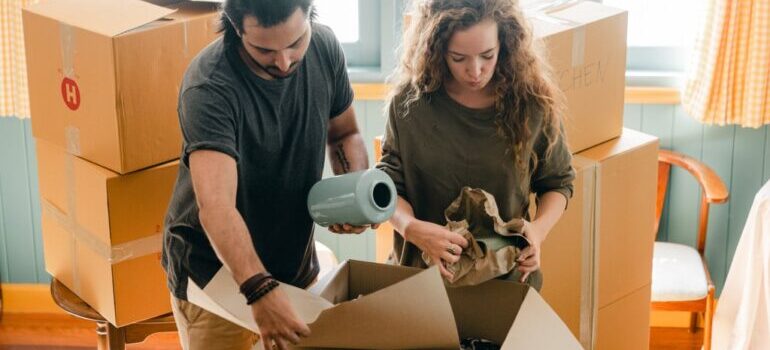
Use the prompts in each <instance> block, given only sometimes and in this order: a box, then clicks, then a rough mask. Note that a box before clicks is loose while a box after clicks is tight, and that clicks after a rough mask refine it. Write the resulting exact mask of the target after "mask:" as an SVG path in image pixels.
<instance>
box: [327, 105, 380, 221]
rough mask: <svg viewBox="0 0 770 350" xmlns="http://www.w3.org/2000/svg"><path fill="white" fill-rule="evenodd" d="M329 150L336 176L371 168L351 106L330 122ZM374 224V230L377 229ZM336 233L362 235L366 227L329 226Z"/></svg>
mask: <svg viewBox="0 0 770 350" xmlns="http://www.w3.org/2000/svg"><path fill="white" fill-rule="evenodd" d="M327 140H328V141H327V145H326V146H327V147H326V148H327V149H328V152H329V161H331V164H332V171H334V174H335V175H341V174H347V173H351V172H355V171H359V170H366V169H368V168H369V156H368V155H367V154H366V147H365V146H364V138H363V136H361V133H360V132H359V131H358V124H357V123H356V113H355V111H354V110H353V106H352V105H351V106H350V107H348V109H346V110H345V111H344V112H342V114H340V115H338V116H337V117H336V118H333V119H332V120H331V121H330V122H329V130H328V135H327ZM377 226H379V223H374V224H373V225H372V228H375V229H376V228H377ZM329 230H330V231H332V232H334V233H361V232H364V230H366V226H353V225H349V224H347V223H337V224H334V225H331V226H329Z"/></svg>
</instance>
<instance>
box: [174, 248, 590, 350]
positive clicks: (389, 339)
mask: <svg viewBox="0 0 770 350" xmlns="http://www.w3.org/2000/svg"><path fill="white" fill-rule="evenodd" d="M283 288H284V290H285V291H286V293H287V294H288V296H289V299H290V301H291V302H292V305H293V307H294V308H295V310H296V311H297V313H298V316H299V317H300V318H301V319H303V321H305V322H306V323H307V324H308V325H309V327H310V329H311V332H312V334H311V336H310V337H308V338H305V339H303V340H302V342H301V343H300V347H303V348H348V349H457V348H458V347H459V342H460V339H461V338H465V337H481V338H485V339H489V340H492V341H494V342H497V343H498V344H502V349H581V347H580V344H579V343H578V341H577V340H576V339H575V338H574V337H573V336H572V334H571V333H570V332H569V329H567V327H566V326H565V325H564V323H562V322H561V320H559V318H558V316H556V314H555V313H554V312H553V310H551V308H550V307H549V306H548V304H547V303H545V301H544V300H543V299H542V297H540V295H539V294H537V292H536V291H534V290H533V289H531V288H530V287H529V286H527V285H524V284H519V283H513V282H509V281H490V282H487V283H484V284H481V285H479V286H474V287H462V288H445V287H444V284H443V282H442V280H441V276H440V274H439V272H438V268H436V267H434V268H430V269H426V270H422V269H416V268H411V267H403V266H394V265H385V264H376V263H369V262H361V261H346V262H344V263H342V264H341V265H340V266H339V267H338V268H337V269H336V270H334V271H332V272H331V273H329V274H328V275H327V277H326V278H324V280H322V281H320V282H318V284H317V285H316V286H314V287H313V288H312V289H311V290H310V291H309V292H308V291H305V290H301V289H298V288H294V287H291V286H286V285H284V286H283ZM188 299H189V300H190V301H191V302H193V303H195V304H197V305H199V306H202V307H203V308H205V309H207V310H209V311H211V312H214V313H216V314H218V315H220V316H222V317H224V318H226V319H228V320H230V321H232V322H235V323H237V324H239V325H241V326H244V327H246V328H248V329H251V330H253V331H255V332H257V331H258V328H257V326H256V324H255V323H254V320H253V318H252V315H251V311H250V309H249V308H248V307H246V301H245V299H244V297H243V296H242V295H240V294H239V293H238V286H237V285H236V284H235V282H234V281H233V278H232V275H231V274H230V273H229V272H228V271H227V270H226V269H224V268H223V269H221V270H220V271H219V272H218V273H217V275H216V276H215V277H214V279H213V280H212V281H211V282H209V284H208V285H206V287H205V288H204V289H203V290H201V289H199V288H197V286H195V284H194V283H190V284H189V286H188Z"/></svg>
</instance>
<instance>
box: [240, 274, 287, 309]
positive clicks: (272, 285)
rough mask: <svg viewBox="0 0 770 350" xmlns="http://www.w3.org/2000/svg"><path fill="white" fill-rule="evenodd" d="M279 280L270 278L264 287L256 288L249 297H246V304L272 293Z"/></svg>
mask: <svg viewBox="0 0 770 350" xmlns="http://www.w3.org/2000/svg"><path fill="white" fill-rule="evenodd" d="M278 286H279V284H278V281H276V280H274V279H270V282H267V283H265V284H264V285H263V286H262V287H260V288H259V289H257V290H255V291H254V292H253V293H251V294H249V296H248V297H246V304H247V305H251V304H254V303H256V302H257V300H259V299H262V297H264V296H265V295H267V293H270V292H271V291H272V290H273V289H275V288H276V287H278Z"/></svg>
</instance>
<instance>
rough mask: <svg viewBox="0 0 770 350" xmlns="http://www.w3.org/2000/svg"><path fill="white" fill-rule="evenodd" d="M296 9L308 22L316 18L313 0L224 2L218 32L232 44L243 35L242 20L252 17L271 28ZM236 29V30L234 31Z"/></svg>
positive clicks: (284, 19) (261, 24)
mask: <svg viewBox="0 0 770 350" xmlns="http://www.w3.org/2000/svg"><path fill="white" fill-rule="evenodd" d="M297 8H299V9H301V10H302V12H304V13H305V15H308V16H309V18H310V20H311V21H313V20H315V18H316V12H315V7H314V6H313V0H226V1H225V3H224V5H223V6H222V10H223V11H222V18H221V19H220V27H219V32H220V33H221V32H224V33H225V40H226V41H229V42H232V40H233V39H237V38H238V33H239V32H240V33H243V18H244V17H245V16H254V17H256V18H257V22H258V23H259V25H260V26H262V27H266V28H267V27H272V26H274V25H277V24H281V23H283V22H285V21H286V20H287V19H288V18H289V16H291V15H292V14H293V13H294V11H296V10H297ZM236 29H237V30H236Z"/></svg>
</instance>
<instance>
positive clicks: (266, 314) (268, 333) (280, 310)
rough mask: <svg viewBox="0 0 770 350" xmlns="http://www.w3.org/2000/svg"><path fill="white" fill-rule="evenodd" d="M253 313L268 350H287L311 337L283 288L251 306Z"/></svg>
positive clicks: (275, 290) (276, 289) (308, 329)
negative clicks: (290, 346) (303, 339)
mask: <svg viewBox="0 0 770 350" xmlns="http://www.w3.org/2000/svg"><path fill="white" fill-rule="evenodd" d="M251 313H252V315H253V316H254V320H255V321H256V322H257V326H259V333H260V334H261V336H262V341H263V344H264V346H265V349H266V350H270V349H271V348H274V349H280V350H285V349H288V348H289V344H297V343H299V341H300V338H301V337H307V336H309V335H310V328H308V327H307V325H306V324H305V323H304V322H302V320H300V319H299V318H298V317H297V314H296V313H295V312H294V308H292V306H291V304H290V303H289V298H288V297H287V296H286V293H284V292H283V290H282V289H281V287H278V288H275V289H273V290H272V291H270V293H267V295H265V296H264V297H262V299H259V300H258V301H257V302H255V303H254V304H251Z"/></svg>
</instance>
